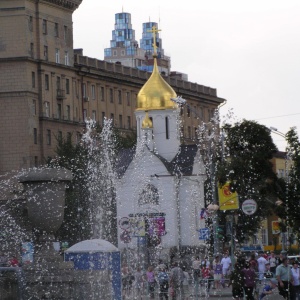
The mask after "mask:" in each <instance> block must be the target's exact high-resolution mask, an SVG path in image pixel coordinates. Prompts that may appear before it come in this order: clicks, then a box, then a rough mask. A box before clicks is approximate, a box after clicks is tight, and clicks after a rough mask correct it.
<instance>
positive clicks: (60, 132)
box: [57, 130, 63, 142]
mask: <svg viewBox="0 0 300 300" xmlns="http://www.w3.org/2000/svg"><path fill="white" fill-rule="evenodd" d="M57 138H58V142H62V139H63V135H62V131H60V130H59V131H58V135H57Z"/></svg>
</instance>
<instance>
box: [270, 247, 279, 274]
mask: <svg viewBox="0 0 300 300" xmlns="http://www.w3.org/2000/svg"><path fill="white" fill-rule="evenodd" d="M276 261H277V260H276V257H275V253H274V251H271V256H270V257H269V263H270V271H271V272H272V274H273V277H274V276H275V272H276V267H277V264H276Z"/></svg>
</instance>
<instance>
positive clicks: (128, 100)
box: [126, 92, 130, 106]
mask: <svg viewBox="0 0 300 300" xmlns="http://www.w3.org/2000/svg"><path fill="white" fill-rule="evenodd" d="M126 102H127V106H130V93H129V92H127V93H126Z"/></svg>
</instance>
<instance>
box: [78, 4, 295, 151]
mask: <svg viewBox="0 0 300 300" xmlns="http://www.w3.org/2000/svg"><path fill="white" fill-rule="evenodd" d="M122 11H123V12H127V13H130V14H131V21H132V28H133V29H134V30H135V37H136V40H137V41H138V42H139V41H140V39H141V35H142V23H145V22H148V21H149V20H150V21H153V22H157V23H158V24H159V29H161V32H160V37H161V38H162V45H163V48H164V50H165V54H166V55H168V56H170V57H171V70H172V71H178V72H182V73H185V74H187V75H188V80H189V81H191V82H196V83H198V84H201V85H205V86H209V87H212V88H216V89H217V94H218V97H221V98H224V99H226V100H227V101H226V104H225V105H224V106H222V108H221V109H220V111H221V115H222V119H223V120H229V118H228V117H227V115H229V114H230V115H231V117H230V122H232V120H234V121H240V120H242V119H247V120H253V121H256V122H258V123H259V124H262V125H265V126H267V127H269V128H270V127H273V128H276V129H277V130H278V131H279V132H281V133H283V134H285V133H286V132H287V131H288V130H289V129H290V128H291V127H296V129H297V132H298V133H299V131H300V100H299V98H300V95H299V88H300V85H298V84H299V81H300V1H299V0H251V1H250V0H197V1H195V0H185V1H170V0H161V1H158V0H151V1H145V0H139V1H137V0H113V1H100V0H83V1H82V4H81V5H80V6H79V8H78V9H77V10H76V11H75V13H74V15H73V26H74V47H75V48H83V54H84V55H85V56H89V57H93V58H97V59H100V60H103V59H104V48H109V47H110V40H111V38H112V30H113V29H114V21H115V14H116V13H120V12H122ZM179 96H180V95H179ZM272 137H273V140H274V142H275V144H276V145H277V146H278V148H279V150H281V151H284V150H285V146H286V143H285V139H284V138H283V137H281V136H280V135H278V134H272Z"/></svg>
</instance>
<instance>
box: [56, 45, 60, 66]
mask: <svg viewBox="0 0 300 300" xmlns="http://www.w3.org/2000/svg"><path fill="white" fill-rule="evenodd" d="M55 62H56V63H57V64H59V63H60V56H59V49H58V48H56V49H55Z"/></svg>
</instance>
